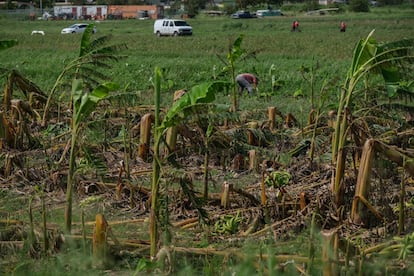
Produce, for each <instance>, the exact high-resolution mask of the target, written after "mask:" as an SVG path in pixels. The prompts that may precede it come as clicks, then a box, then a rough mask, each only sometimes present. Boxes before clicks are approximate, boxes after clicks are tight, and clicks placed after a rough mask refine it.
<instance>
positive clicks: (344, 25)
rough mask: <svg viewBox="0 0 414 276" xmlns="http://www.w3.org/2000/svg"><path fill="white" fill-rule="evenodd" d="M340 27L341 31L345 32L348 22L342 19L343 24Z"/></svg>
mask: <svg viewBox="0 0 414 276" xmlns="http://www.w3.org/2000/svg"><path fill="white" fill-rule="evenodd" d="M339 28H340V30H341V32H343V33H344V32H345V31H346V24H345V22H344V21H341V24H340V25H339Z"/></svg>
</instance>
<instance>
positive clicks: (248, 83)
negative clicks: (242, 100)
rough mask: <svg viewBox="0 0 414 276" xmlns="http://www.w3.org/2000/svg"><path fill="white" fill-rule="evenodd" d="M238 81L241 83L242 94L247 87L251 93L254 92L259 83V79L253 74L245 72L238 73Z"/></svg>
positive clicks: (240, 92)
mask: <svg viewBox="0 0 414 276" xmlns="http://www.w3.org/2000/svg"><path fill="white" fill-rule="evenodd" d="M236 82H237V84H238V85H239V94H240V95H241V94H242V93H243V90H244V89H247V91H248V92H249V94H253V87H254V88H255V89H256V88H257V85H258V84H259V79H258V78H257V77H256V76H255V75H253V74H249V73H243V74H239V75H237V77H236ZM252 85H253V87H252Z"/></svg>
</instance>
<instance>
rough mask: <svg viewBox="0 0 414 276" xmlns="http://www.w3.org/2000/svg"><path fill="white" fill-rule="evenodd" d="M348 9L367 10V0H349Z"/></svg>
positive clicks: (355, 10) (354, 10)
mask: <svg viewBox="0 0 414 276" xmlns="http://www.w3.org/2000/svg"><path fill="white" fill-rule="evenodd" d="M349 10H350V11H353V12H369V5H368V0H351V1H350V2H349Z"/></svg>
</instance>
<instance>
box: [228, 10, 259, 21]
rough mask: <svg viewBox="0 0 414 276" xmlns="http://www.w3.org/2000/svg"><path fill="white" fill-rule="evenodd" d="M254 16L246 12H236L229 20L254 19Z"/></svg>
mask: <svg viewBox="0 0 414 276" xmlns="http://www.w3.org/2000/svg"><path fill="white" fill-rule="evenodd" d="M255 17H256V14H254V13H250V12H248V11H238V12H236V13H233V14H232V15H231V18H234V19H238V18H255Z"/></svg>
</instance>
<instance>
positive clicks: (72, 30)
mask: <svg viewBox="0 0 414 276" xmlns="http://www.w3.org/2000/svg"><path fill="white" fill-rule="evenodd" d="M88 25H89V24H87V23H78V24H73V25H72V26H69V27H67V28H64V29H63V30H62V31H61V32H60V33H61V34H76V33H83V32H84V31H85V29H86V27H88ZM93 33H96V27H95V26H94V27H93Z"/></svg>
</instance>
